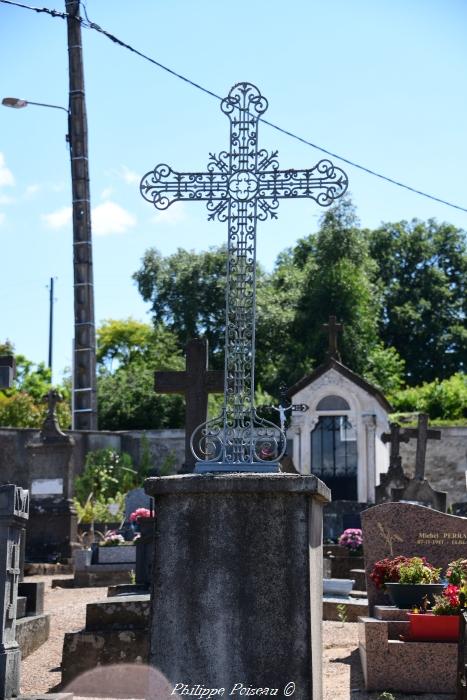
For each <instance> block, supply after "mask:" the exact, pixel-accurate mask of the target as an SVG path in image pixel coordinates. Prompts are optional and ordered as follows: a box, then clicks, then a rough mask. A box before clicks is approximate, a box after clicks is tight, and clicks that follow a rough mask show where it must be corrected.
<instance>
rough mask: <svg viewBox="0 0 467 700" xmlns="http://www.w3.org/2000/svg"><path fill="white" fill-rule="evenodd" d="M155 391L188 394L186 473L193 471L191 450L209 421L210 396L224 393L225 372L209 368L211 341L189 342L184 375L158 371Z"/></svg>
mask: <svg viewBox="0 0 467 700" xmlns="http://www.w3.org/2000/svg"><path fill="white" fill-rule="evenodd" d="M155 391H156V392H157V393H158V394H184V395H185V404H186V414H185V470H186V471H193V469H194V467H195V461H196V460H195V457H194V455H193V453H192V451H191V447H190V438H191V435H192V433H193V431H194V430H196V428H197V427H198V426H200V425H201V424H202V423H204V422H205V420H206V417H207V410H208V394H217V393H222V392H223V391H224V372H223V371H221V370H209V369H208V341H207V340H201V339H197V338H196V339H193V340H190V341H189V343H188V344H187V346H186V370H185V371H184V372H156V374H155Z"/></svg>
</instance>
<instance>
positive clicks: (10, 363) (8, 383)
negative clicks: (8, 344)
mask: <svg viewBox="0 0 467 700" xmlns="http://www.w3.org/2000/svg"><path fill="white" fill-rule="evenodd" d="M15 376H16V361H15V358H14V356H13V355H2V356H0V389H10V388H11V387H12V386H13V381H14V379H15Z"/></svg>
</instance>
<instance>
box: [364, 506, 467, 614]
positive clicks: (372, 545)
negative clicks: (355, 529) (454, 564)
mask: <svg viewBox="0 0 467 700" xmlns="http://www.w3.org/2000/svg"><path fill="white" fill-rule="evenodd" d="M362 530H363V541H364V543H365V546H364V557H365V571H366V578H367V591H368V603H369V608H370V615H371V614H372V611H373V607H374V605H387V604H388V603H387V599H386V598H385V596H384V594H383V593H381V591H377V590H376V587H375V585H374V584H373V581H372V580H371V579H370V573H371V571H372V569H373V566H374V564H375V562H377V561H379V560H380V559H386V558H393V557H396V556H398V555H402V556H406V557H414V556H420V557H426V558H427V560H428V561H429V562H430V563H431V564H434V565H435V566H438V567H439V566H440V567H443V569H445V568H446V566H447V565H448V564H449V562H451V561H453V560H454V559H458V558H460V557H464V558H465V556H466V551H467V518H460V517H457V516H455V515H447V514H446V513H440V512H438V511H436V510H433V509H432V508H426V507H425V506H420V505H412V504H410V503H382V504H380V505H378V506H374V507H373V508H369V509H368V510H365V511H364V512H363V513H362Z"/></svg>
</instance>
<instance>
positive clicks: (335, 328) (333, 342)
mask: <svg viewBox="0 0 467 700" xmlns="http://www.w3.org/2000/svg"><path fill="white" fill-rule="evenodd" d="M323 330H325V331H327V332H328V334H329V348H328V352H327V355H328V357H332V358H333V359H335V360H340V359H341V356H340V353H339V349H338V347H337V334H338V333H339V331H343V330H344V326H343V324H342V323H336V317H335V316H329V321H328V323H323Z"/></svg>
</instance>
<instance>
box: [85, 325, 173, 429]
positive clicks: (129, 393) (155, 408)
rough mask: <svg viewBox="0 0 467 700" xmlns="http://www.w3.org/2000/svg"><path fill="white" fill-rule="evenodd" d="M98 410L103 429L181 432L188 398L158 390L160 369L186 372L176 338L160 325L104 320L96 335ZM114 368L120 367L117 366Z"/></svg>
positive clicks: (100, 424)
mask: <svg viewBox="0 0 467 700" xmlns="http://www.w3.org/2000/svg"><path fill="white" fill-rule="evenodd" d="M97 357H98V361H99V375H98V406H99V426H100V428H101V429H102V430H131V429H141V430H142V429H155V428H177V427H182V426H183V425H184V400H183V397H182V396H178V395H171V396H166V395H161V394H156V393H155V391H154V372H155V371H156V370H183V369H184V360H183V357H182V353H181V350H180V349H179V347H178V343H177V337H176V336H175V334H174V333H172V332H170V331H169V330H167V328H164V327H163V326H162V325H161V324H159V325H157V326H156V327H155V328H153V327H152V326H150V325H149V324H144V323H140V322H138V321H135V320H134V319H131V318H130V319H126V320H115V319H108V320H107V321H104V323H103V324H102V326H101V327H100V328H99V329H98V331H97ZM115 365H116V366H115Z"/></svg>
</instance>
